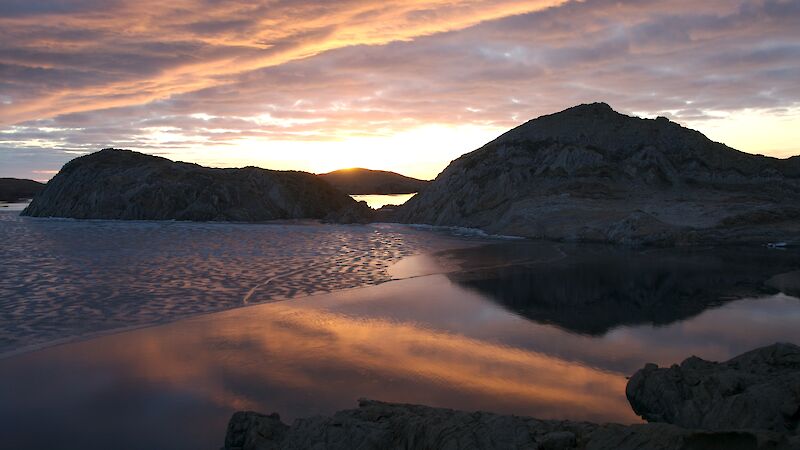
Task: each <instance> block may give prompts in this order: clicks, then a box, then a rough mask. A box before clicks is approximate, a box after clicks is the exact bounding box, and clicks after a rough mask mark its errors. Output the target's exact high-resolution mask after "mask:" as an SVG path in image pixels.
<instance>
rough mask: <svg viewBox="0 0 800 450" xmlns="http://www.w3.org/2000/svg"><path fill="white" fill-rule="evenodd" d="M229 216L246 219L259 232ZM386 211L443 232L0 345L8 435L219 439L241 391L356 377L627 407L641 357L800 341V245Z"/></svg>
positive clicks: (332, 388) (547, 408)
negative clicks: (24, 348) (352, 266)
mask: <svg viewBox="0 0 800 450" xmlns="http://www.w3.org/2000/svg"><path fill="white" fill-rule="evenodd" d="M148 226H149V225H148ZM193 226H194V225H185V227H188V228H190V229H192V231H191V232H192V233H196V234H192V237H193V238H194V239H197V238H199V237H202V235H203V233H211V236H215V237H219V234H217V233H218V232H219V230H216V229H215V228H214V227H210V228H208V227H207V228H203V227H202V226H201V225H196V226H197V227H200V229H202V230H206V231H197V230H194V228H193ZM287 227H289V228H287V230H288V231H285V233H287V235H290V236H295V235H293V234H291V233H292V232H298V233H299V231H297V230H295V231H292V228H291V226H287ZM114 230H116V229H115V228H114V227H111V229H110V230H106V231H105V232H110V233H112V235H114V236H116V235H115V234H114V233H115V232H117V231H114ZM181 230H182V232H184V233H186V232H187V231H186V230H187V229H186V228H181ZM236 230H237V231H236V233H233V235H238V236H240V237H241V238H243V239H246V235H247V234H248V233H257V234H258V233H262V234H260V235H259V236H261V237H262V238H263V237H264V236H266V234H263V233H267V232H265V231H263V230H262V231H259V228H242V229H239V228H237V229H236ZM332 230H334V231H335V230H337V228H335V227H334V228H332ZM392 230H393V231H392V232H394V233H399V236H400V239H401V240H404V239H406V237H405V236H406V235H405V234H403V233H408V236H411V237H408V238H407V239H408V240H409V241H413V242H416V244H414V245H415V246H416V247H414V252H410V253H419V250H420V249H424V247H425V246H426V245H429V246H431V247H435V246H440V247H438V248H437V249H435V250H432V251H431V252H428V253H427V254H423V255H416V256H407V257H405V259H402V258H398V260H400V261H401V262H399V263H394V262H393V263H391V264H387V268H386V269H385V270H384V271H383V272H381V273H382V274H383V276H386V277H388V279H395V281H388V282H384V283H382V284H379V285H376V286H367V287H359V288H354V289H345V290H338V291H335V292H331V293H324V294H318V295H312V296H304V297H295V298H291V299H288V300H286V301H280V302H272V303H265V304H260V305H254V306H248V307H246V308H238V309H232V310H228V311H223V312H216V313H213V314H205V315H199V316H194V317H191V318H188V319H183V320H179V321H176V322H173V323H168V324H163V325H158V326H153V327H148V328H141V329H137V330H133V331H128V332H124V333H118V334H112V335H108V336H103V337H99V338H95V339H90V340H85V341H81V342H73V343H70V344H66V345H61V346H53V347H49V348H46V349H43V350H39V351H31V352H26V353H22V354H17V355H15V356H9V357H6V358H3V359H0V398H2V399H3V401H2V402H0V436H2V439H3V442H4V445H8V446H9V447H10V448H15V447H20V448H43V449H44V448H81V449H93V448H98V449H99V448H121V449H124V448H186V449H190V448H191V449H201V448H207V449H216V448H219V447H220V446H221V445H222V441H223V437H224V432H225V425H226V423H227V420H228V418H229V417H230V414H231V413H232V412H234V411H236V410H241V409H253V410H258V411H263V412H271V411H276V412H279V413H280V414H281V416H282V417H283V419H284V420H285V421H291V420H293V419H294V418H297V417H303V416H309V415H314V414H329V413H331V412H333V411H336V410H338V409H343V408H348V407H354V406H355V404H356V399H358V398H360V397H367V398H375V399H380V400H386V401H397V402H411V403H424V404H429V405H434V406H445V407H453V408H461V409H468V410H473V409H484V410H492V411H497V412H505V413H517V414H525V415H533V416H536V417H541V418H563V419H579V420H584V419H585V420H593V421H615V422H622V423H635V422H637V421H639V419H638V418H637V417H636V416H635V415H634V414H633V413H632V412H631V410H630V407H629V406H628V403H627V401H626V399H625V395H624V387H625V383H626V381H627V380H626V376H628V375H630V374H631V373H633V372H634V371H635V370H636V369H638V368H639V367H641V366H642V365H643V364H644V363H646V362H656V363H658V364H661V365H665V364H672V363H675V362H679V361H681V360H682V359H684V358H685V357H687V356H689V355H691V354H695V355H698V356H701V357H704V358H709V359H716V360H720V359H726V358H728V357H730V356H733V355H736V354H738V353H741V352H743V351H746V350H750V349H752V348H754V347H757V346H760V345H766V344H770V343H773V342H775V341H793V342H800V299H798V297H797V295H798V292H799V291H800V283H798V279H800V278H799V277H798V274H800V272H798V269H800V263H799V262H800V258H798V255H797V253H795V252H794V251H792V250H787V251H779V250H767V249H734V250H719V249H705V250H692V251H673V250H650V251H633V250H621V249H613V248H608V247H603V246H580V245H556V244H549V243H538V242H518V241H516V242H508V243H496V242H495V243H488V244H487V243H486V241H481V242H479V243H481V244H482V245H481V246H479V247H476V246H475V245H472V244H474V242H471V241H458V242H460V244H461V245H460V246H459V245H456V244H454V243H453V241H451V240H450V239H451V238H444V237H442V236H440V235H428V234H425V233H423V232H420V231H401V230H400V229H396V230H395V229H392ZM95 232H96V233H103V232H104V231H98V230H95ZM370 232H371V231H370ZM383 232H388V231H383ZM354 233H356V235H358V236H360V235H359V234H358V232H355V231H354ZM300 235H302V234H300ZM59 236H61V235H59ZM309 239H312V238H309ZM313 239H322V238H321V237H316V238H313ZM350 239H351V240H353V239H354V240H358V239H357V238H356V237H351V238H350ZM442 239H444V240H445V241H446V242H447V245H442V244H441V240H442ZM287 245H291V244H288V243H287ZM409 245H410V244H409ZM465 245H470V246H469V247H468V248H458V247H464V246H465ZM201 249H202V246H198V247H193V248H192V249H191V251H193V252H200V251H201ZM73 250H74V249H73ZM71 251H72V250H71ZM262 251H265V252H267V251H268V250H267V249H266V247H265V248H264V249H263V250H262ZM223 253H224V252H223ZM217 257H222V256H217ZM212 259H213V258H212ZM393 261H394V260H393ZM263 263H264V264H266V263H267V260H265V261H263ZM153 264H154V265H156V266H157V265H163V264H167V263H166V262H165V261H163V260H158V261H155V262H154V263H153ZM201 267H205V266H201ZM237 267H238V266H237ZM169 270H174V267H173V266H170V269H169ZM198 270H199V269H198ZM193 273H194V272H192V274H193ZM118 276H123V275H119V274H118ZM191 276H195V275H191ZM65 277H66V278H61V279H60V282H61V283H66V284H69V283H77V281H74V280H71V279H70V277H69V276H66V275H65ZM309 278H310V280H308V281H309V282H312V281H311V279H313V277H309ZM123 279H124V280H125V282H126V283H129V282H130V279H129V278H124V276H123ZM17 281H18V282H19V283H22V284H24V283H25V280H24V278H22V279H18V280H17ZM79 286H80V287H81V289H83V290H88V291H89V292H91V290H92V287H91V284H80V285H79ZM360 286H364V285H360ZM53 289H54V291H58V285H54V286H53ZM170 292H171V291H170ZM220 295H224V291H222V293H221V294H220ZM88 298H90V299H93V298H94V297H92V296H91V295H89V297H88ZM192 298H194V297H192ZM121 299H122V301H123V302H129V301H131V300H130V299H129V298H128V297H121ZM117 300H120V298H117ZM195 300H196V299H195ZM3 301H4V302H9V300H8V299H3ZM93 301H95V300H89V301H88V303H92V302H93ZM143 301H144V300H143ZM174 301H175V302H177V303H180V302H181V300H180V299H175V300H174ZM193 301H194V300H193ZM17 302H21V303H24V299H17ZM190 303H191V301H190ZM151 306H152V305H151ZM109 311H111V312H112V313H115V311H116V310H114V309H113V308H111V309H110V310H109ZM4 314H5V313H4ZM3 317H4V320H8V318H7V317H8V316H5V315H4V316H3ZM54 317H57V315H56V316H54Z"/></svg>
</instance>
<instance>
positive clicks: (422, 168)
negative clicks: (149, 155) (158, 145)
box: [160, 124, 506, 180]
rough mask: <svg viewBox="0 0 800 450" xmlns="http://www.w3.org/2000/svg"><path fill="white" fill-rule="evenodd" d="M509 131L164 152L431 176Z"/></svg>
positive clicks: (434, 131)
mask: <svg viewBox="0 0 800 450" xmlns="http://www.w3.org/2000/svg"><path fill="white" fill-rule="evenodd" d="M505 131H506V130H505V129H504V128H501V127H496V126H488V125H487V126H481V125H472V124H467V125H457V126H448V125H439V124H437V125H423V126H420V127H417V128H412V129H409V130H404V131H400V132H397V133H395V134H391V135H386V136H353V137H347V138H342V139H340V140H334V141H314V140H299V141H289V140H281V141H270V140H268V139H247V140H236V141H232V142H231V143H230V144H229V145H226V146H225V147H224V149H223V148H219V149H217V148H213V147H211V148H208V147H193V148H189V149H186V150H176V151H173V152H163V153H160V155H161V156H165V157H168V158H170V159H176V160H184V161H187V162H194V163H198V164H203V165H210V166H214V167H243V166H256V167H262V168H265V169H273V170H302V171H307V172H312V173H326V172H332V171H334V170H339V169H350V168H364V169H373V170H389V171H393V172H398V173H401V174H403V175H406V176H410V177H414V178H419V179H424V180H430V179H433V178H434V177H436V175H438V174H439V172H441V171H442V170H443V169H444V168H445V167H446V166H447V164H449V163H450V161H452V160H453V159H455V158H458V157H459V156H461V155H462V154H464V153H467V152H470V151H472V150H475V149H477V148H480V147H481V146H482V145H483V144H485V143H487V142H489V141H491V140H493V139H494V138H496V137H497V136H499V135H500V134H502V133H503V132H505ZM223 154H224V157H223V158H220V157H219V156H221V155H223Z"/></svg>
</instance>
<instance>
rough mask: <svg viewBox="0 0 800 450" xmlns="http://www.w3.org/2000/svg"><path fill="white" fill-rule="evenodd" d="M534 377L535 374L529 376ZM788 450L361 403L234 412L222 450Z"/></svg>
mask: <svg viewBox="0 0 800 450" xmlns="http://www.w3.org/2000/svg"><path fill="white" fill-rule="evenodd" d="M533 376H535V374H533ZM311 448H314V449H316V448H319V449H322V448H324V449H331V450H337V449H341V450H350V449H362V450H372V449H374V450H378V449H380V450H384V449H542V450H578V449H583V450H600V449H603V450H611V449H614V450H628V449H630V450H633V449H659V450H673V449H674V450H686V449H720V450H722V449H734V448H735V449H753V450H756V449H764V450H766V449H788V448H789V444H788V443H787V440H786V438H785V437H784V436H781V435H780V434H778V433H770V432H766V431H720V432H709V431H698V430H687V429H683V428H679V427H676V426H673V425H666V424H641V425H628V426H625V425H617V424H604V425H598V424H593V423H587V422H570V421H561V420H539V419H534V418H530V417H520V416H512V415H500V414H492V413H487V412H465V411H455V410H452V409H443V408H431V407H428V406H420V405H404V404H396V403H383V402H378V401H371V400H361V401H360V402H359V407H358V409H351V410H345V411H339V412H337V413H335V414H334V415H333V416H332V417H320V416H317V417H312V418H307V419H298V420H296V421H295V422H294V423H293V424H292V425H291V426H289V425H286V424H284V423H283V422H281V420H280V416H278V415H277V414H272V415H268V416H267V415H262V414H258V413H254V412H238V413H236V414H234V415H233V417H232V418H231V420H230V423H229V424H228V432H227V434H226V436H225V447H224V449H225V450H277V449H311Z"/></svg>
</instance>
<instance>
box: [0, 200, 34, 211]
mask: <svg viewBox="0 0 800 450" xmlns="http://www.w3.org/2000/svg"><path fill="white" fill-rule="evenodd" d="M30 204H31V201H30V200H27V201H24V202H0V212H19V211H22V210H23V209H25V208H26V207H27V206H28V205H30Z"/></svg>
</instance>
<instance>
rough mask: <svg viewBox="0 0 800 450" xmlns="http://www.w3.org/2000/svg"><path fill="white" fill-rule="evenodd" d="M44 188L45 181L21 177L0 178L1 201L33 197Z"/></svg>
mask: <svg viewBox="0 0 800 450" xmlns="http://www.w3.org/2000/svg"><path fill="white" fill-rule="evenodd" d="M42 189H44V183H39V182H38V181H33V180H23V179H19V178H0V202H13V201H17V200H21V199H24V198H33V196H34V195H36V194H38V193H39V192H41V190H42Z"/></svg>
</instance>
